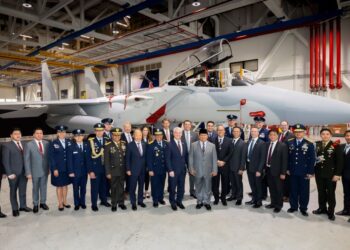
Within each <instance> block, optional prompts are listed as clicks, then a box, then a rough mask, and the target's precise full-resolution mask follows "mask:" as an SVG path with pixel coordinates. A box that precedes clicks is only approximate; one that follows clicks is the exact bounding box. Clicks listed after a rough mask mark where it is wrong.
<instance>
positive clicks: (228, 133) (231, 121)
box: [225, 114, 244, 141]
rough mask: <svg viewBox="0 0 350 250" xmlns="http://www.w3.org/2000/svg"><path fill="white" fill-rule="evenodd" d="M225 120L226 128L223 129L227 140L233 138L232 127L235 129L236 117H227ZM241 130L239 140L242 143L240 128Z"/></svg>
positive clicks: (242, 135) (242, 136)
mask: <svg viewBox="0 0 350 250" xmlns="http://www.w3.org/2000/svg"><path fill="white" fill-rule="evenodd" d="M226 118H227V124H228V126H227V127H226V128H225V136H226V137H228V138H233V135H232V131H233V128H234V127H237V118H238V117H237V116H236V115H232V114H231V115H228V116H226ZM239 129H240V130H241V139H242V140H243V141H244V131H243V129H242V128H239Z"/></svg>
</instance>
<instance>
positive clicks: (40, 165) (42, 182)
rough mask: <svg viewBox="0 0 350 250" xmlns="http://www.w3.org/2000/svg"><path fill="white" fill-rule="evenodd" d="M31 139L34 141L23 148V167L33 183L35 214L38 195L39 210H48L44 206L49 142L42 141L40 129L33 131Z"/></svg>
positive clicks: (37, 209) (42, 134)
mask: <svg viewBox="0 0 350 250" xmlns="http://www.w3.org/2000/svg"><path fill="white" fill-rule="evenodd" d="M33 137H34V139H33V140H32V141H30V142H28V143H27V144H26V146H25V148H24V166H25V174H26V176H27V179H28V180H32V182H33V190H32V195H33V206H34V207H33V212H34V213H37V212H38V211H39V193H40V208H42V209H43V210H48V209H49V207H48V206H47V205H46V196H47V195H46V194H47V177H48V175H49V163H48V154H49V149H48V148H49V142H47V141H44V140H43V137H44V133H43V130H42V129H41V128H36V129H35V130H34V134H33Z"/></svg>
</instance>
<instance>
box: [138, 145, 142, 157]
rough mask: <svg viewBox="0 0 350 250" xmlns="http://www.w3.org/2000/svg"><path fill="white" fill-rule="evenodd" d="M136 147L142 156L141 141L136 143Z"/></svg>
mask: <svg viewBox="0 0 350 250" xmlns="http://www.w3.org/2000/svg"><path fill="white" fill-rule="evenodd" d="M137 148H138V149H139V153H140V155H141V156H142V147H141V143H137Z"/></svg>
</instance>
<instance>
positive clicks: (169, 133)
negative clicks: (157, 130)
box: [162, 118, 174, 142]
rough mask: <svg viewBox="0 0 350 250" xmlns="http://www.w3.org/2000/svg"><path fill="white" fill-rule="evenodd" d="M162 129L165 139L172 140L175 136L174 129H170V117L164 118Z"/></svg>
mask: <svg viewBox="0 0 350 250" xmlns="http://www.w3.org/2000/svg"><path fill="white" fill-rule="evenodd" d="M162 127H163V129H162V131H163V138H164V140H166V141H168V142H170V141H171V140H172V139H173V138H174V135H173V131H172V130H171V129H170V120H169V119H168V118H164V119H163V121H162Z"/></svg>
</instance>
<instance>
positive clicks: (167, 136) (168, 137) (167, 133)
mask: <svg viewBox="0 0 350 250" xmlns="http://www.w3.org/2000/svg"><path fill="white" fill-rule="evenodd" d="M165 134H166V139H167V141H170V135H169V129H167V130H165Z"/></svg>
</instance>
